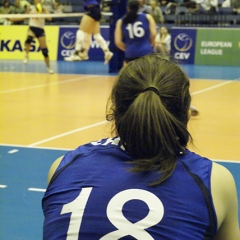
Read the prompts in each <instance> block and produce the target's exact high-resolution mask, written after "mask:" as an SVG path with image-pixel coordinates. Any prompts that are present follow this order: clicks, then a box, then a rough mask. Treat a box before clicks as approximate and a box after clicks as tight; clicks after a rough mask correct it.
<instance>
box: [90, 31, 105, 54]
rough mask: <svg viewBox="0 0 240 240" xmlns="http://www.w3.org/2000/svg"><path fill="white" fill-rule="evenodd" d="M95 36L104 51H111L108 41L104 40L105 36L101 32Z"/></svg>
mask: <svg viewBox="0 0 240 240" xmlns="http://www.w3.org/2000/svg"><path fill="white" fill-rule="evenodd" d="M93 37H94V39H95V40H96V41H97V42H98V44H99V46H100V47H101V49H102V50H103V52H107V51H109V49H108V46H107V42H106V41H105V40H104V38H103V37H102V35H101V34H100V33H97V34H94V35H93Z"/></svg>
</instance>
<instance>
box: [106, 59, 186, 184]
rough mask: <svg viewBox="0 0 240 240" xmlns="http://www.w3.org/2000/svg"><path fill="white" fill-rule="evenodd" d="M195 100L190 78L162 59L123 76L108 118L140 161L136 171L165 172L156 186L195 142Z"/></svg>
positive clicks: (134, 65)
mask: <svg viewBox="0 0 240 240" xmlns="http://www.w3.org/2000/svg"><path fill="white" fill-rule="evenodd" d="M149 88H150V89H149ZM153 88H155V89H157V91H152V90H153ZM146 89H147V91H146ZM158 92H159V95H158V94H157V93H158ZM190 101H191V97H190V93H189V79H188V77H187V76H186V74H184V73H183V72H182V70H181V69H180V68H179V67H178V66H177V65H175V64H174V63H171V62H169V61H167V60H164V59H161V57H160V56H159V55H156V54H151V55H148V56H145V57H143V58H139V59H137V60H135V61H133V62H131V63H130V64H129V65H127V66H126V67H125V68H123V69H122V70H121V71H120V73H119V75H118V79H117V81H116V83H115V85H114V87H113V91H112V95H111V102H112V107H111V109H110V114H109V115H108V116H107V117H108V119H110V118H111V116H112V119H114V120H115V130H116V132H117V134H118V135H119V136H120V139H121V143H122V144H123V146H124V147H125V149H126V151H127V152H128V153H129V155H130V156H131V157H132V158H133V159H134V160H133V163H134V167H133V168H132V171H134V172H145V171H150V170H153V169H155V170H157V171H159V173H160V175H159V179H156V181H155V182H153V183H151V185H157V184H160V183H162V182H163V181H164V180H166V179H167V178H168V177H169V176H170V175H171V174H172V172H173V171H174V169H175V166H176V162H177V159H178V158H179V156H181V155H183V154H184V153H185V147H186V145H187V143H188V140H189V138H191V136H190V134H189V132H188V131H187V122H188V109H189V106H190Z"/></svg>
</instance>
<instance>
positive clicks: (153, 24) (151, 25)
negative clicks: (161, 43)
mask: <svg viewBox="0 0 240 240" xmlns="http://www.w3.org/2000/svg"><path fill="white" fill-rule="evenodd" d="M146 17H147V19H148V22H149V30H150V43H151V45H152V46H154V44H155V39H156V35H157V26H156V22H155V20H154V18H153V17H152V16H151V15H150V14H146Z"/></svg>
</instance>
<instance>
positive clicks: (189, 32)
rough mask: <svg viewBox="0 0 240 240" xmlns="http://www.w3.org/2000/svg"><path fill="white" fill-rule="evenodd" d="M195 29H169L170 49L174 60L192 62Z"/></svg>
mask: <svg viewBox="0 0 240 240" xmlns="http://www.w3.org/2000/svg"><path fill="white" fill-rule="evenodd" d="M196 35H197V29H191V28H177V27H176V28H175V27H173V28H172V29H171V38H172V41H171V49H172V53H171V54H172V55H173V57H174V59H175V60H177V61H178V62H179V61H180V62H181V63H189V64H194V58H195V47H196V46H195V45H196Z"/></svg>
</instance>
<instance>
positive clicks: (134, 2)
mask: <svg viewBox="0 0 240 240" xmlns="http://www.w3.org/2000/svg"><path fill="white" fill-rule="evenodd" d="M138 9H139V2H138V0H129V1H128V13H127V14H126V15H125V16H124V18H123V24H128V23H133V22H134V21H135V20H136V19H137V17H138Z"/></svg>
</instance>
